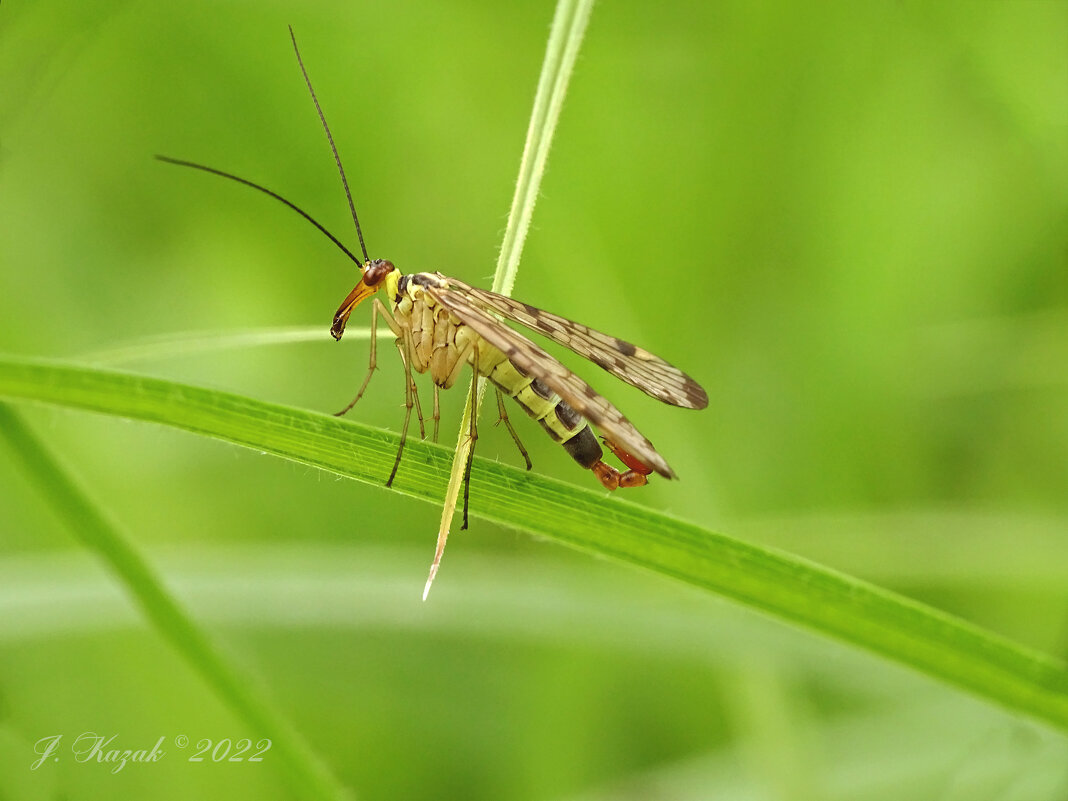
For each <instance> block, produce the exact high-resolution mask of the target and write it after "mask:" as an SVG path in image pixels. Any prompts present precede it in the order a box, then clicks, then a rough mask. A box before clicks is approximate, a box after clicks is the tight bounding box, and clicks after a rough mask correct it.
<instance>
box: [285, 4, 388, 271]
mask: <svg viewBox="0 0 1068 801" xmlns="http://www.w3.org/2000/svg"><path fill="white" fill-rule="evenodd" d="M289 38H290V39H292V40H293V52H294V53H296V54H297V63H298V64H299V65H300V72H301V74H302V75H303V76H304V83H306V84H307V85H308V92H310V93H311V99H312V102H313V103H315V110H316V111H317V112H319V120H320V121H321V122H322V124H323V130H324V131H326V141H328V142H329V143H330V151H331V152H332V153H333V154H334V161H335V162H336V163H337V171H338V172H339V173H341V184H342V186H344V187H345V198H346V199H347V200H348V201H349V211H351V212H352V221H353V222H354V223H355V224H356V236H358V237H359V239H360V249H361V250H362V251H363V258H364V260H365V261H370V260H371V257H370V256H368V255H367V246H366V245H365V244H364V243H363V231H361V230H360V220H359V218H358V217H357V216H356V206H355V205H354V204H353V202H352V192H350V191H349V179H348V178H346V177H345V168H344V167H342V166H341V156H339V155H338V152H337V146H336V145H335V144H334V137H333V136H332V135H331V134H330V126H329V125H327V124H326V116H325V115H324V114H323V109H322V107H321V106H320V105H319V98H317V97H316V96H315V90H314V89H313V88H312V85H311V79H310V78H309V77H308V71H307V70H306V69H304V60H303V59H302V58H301V57H300V48H298V47H297V37H296V34H294V33H293V26H292V25H290V26H289ZM305 216H307V215H305ZM331 238H333V237H331Z"/></svg>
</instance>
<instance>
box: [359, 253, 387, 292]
mask: <svg viewBox="0 0 1068 801" xmlns="http://www.w3.org/2000/svg"><path fill="white" fill-rule="evenodd" d="M393 270H394V267H393V262H391V261H386V260H385V259H375V260H374V261H372V262H370V263H369V264H368V265H367V269H365V270H364V272H363V282H364V283H365V284H366V285H367V286H378V284H380V283H381V282H382V279H383V278H385V277H386V276H387V275H389V274H390V273H391V272H393Z"/></svg>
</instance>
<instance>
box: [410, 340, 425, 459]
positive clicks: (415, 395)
mask: <svg viewBox="0 0 1068 801" xmlns="http://www.w3.org/2000/svg"><path fill="white" fill-rule="evenodd" d="M408 352H409V353H411V349H409V351H408ZM408 375H409V376H410V377H411V380H412V398H413V399H414V400H415V416H416V418H418V420H419V439H426V428H424V427H423V407H422V406H421V405H420V403H419V386H418V385H417V384H416V383H415V376H413V375H412V374H411V371H410V370H409V371H408Z"/></svg>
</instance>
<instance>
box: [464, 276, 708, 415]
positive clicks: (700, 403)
mask: <svg viewBox="0 0 1068 801" xmlns="http://www.w3.org/2000/svg"><path fill="white" fill-rule="evenodd" d="M445 280H447V281H448V282H449V285H450V286H452V287H453V288H455V289H457V290H459V291H461V292H463V293H464V294H466V295H467V296H468V297H469V298H471V299H472V300H474V301H475V302H476V303H477V304H478V305H480V306H483V307H488V308H490V309H492V310H493V311H494V312H496V313H497V314H500V315H501V316H502V317H506V318H507V319H509V320H513V321H515V322H517V323H519V324H520V325H525V326H527V327H528V328H531V329H533V330H535V331H537V332H538V333H539V334H544V335H545V336H547V337H548V338H549V339H551V340H552V341H553V342H557V343H559V344H561V345H563V346H564V347H565V348H570V349H571V350H573V351H574V352H575V353H577V354H578V355H579V356H582V357H583V358H585V359H589V360H590V361H591V362H593V363H594V364H596V365H597V366H599V367H601V368H603V369H605V370H607V371H608V372H610V373H611V374H612V375H614V376H616V378H619V379H620V380H622V381H626V382H627V383H628V384H632V385H633V386H636V387H637V388H638V389H640V390H641V391H642V392H644V393H646V394H647V395H651V396H652V397H654V398H656V399H657V400H660V401H663V402H664V403H670V404H671V405H673V406H682V407H683V408H686V409H703V408H705V407H706V406H707V405H708V395H707V394H705V391H704V389H702V388H701V386H700V385H699V384H698V383H697V382H696V381H694V380H693V379H692V378H690V376H688V375H686V373H684V372H682V370H680V369H678V368H677V367H673V366H672V365H670V364H668V363H667V362H666V361H664V360H663V359H661V358H660V357H659V356H657V355H655V354H653V353H650V352H649V351H647V350H644V349H643V348H639V347H638V346H637V345H632V344H631V343H629V342H627V341H625V340H622V339H619V338H617V337H612V336H608V334H602V333H601V332H600V331H595V330H593V329H592V328H590V327H589V326H585V325H583V324H582V323H576V322H574V321H573V320H568V319H567V318H566V317H561V316H560V315H558V314H553V313H552V312H547V311H543V310H542V309H537V308H535V307H533V306H530V305H528V304H526V303H521V302H519V301H517V300H513V299H512V298H508V297H505V296H504V295H498V294H497V293H496V292H489V291H487V290H485V289H479V288H478V287H473V286H469V285H468V284H465V283H464V282H463V281H457V280H456V279H455V278H446V279H445Z"/></svg>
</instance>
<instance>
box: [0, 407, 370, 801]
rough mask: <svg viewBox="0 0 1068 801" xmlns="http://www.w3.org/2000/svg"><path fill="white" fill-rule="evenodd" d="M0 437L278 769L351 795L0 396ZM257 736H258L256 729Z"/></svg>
mask: <svg viewBox="0 0 1068 801" xmlns="http://www.w3.org/2000/svg"><path fill="white" fill-rule="evenodd" d="M0 439H2V440H4V441H6V443H7V445H8V447H9V448H10V449H11V450H12V451H13V452H14V453H15V454H16V455H17V456H19V457H20V464H21V466H22V467H23V468H24V470H25V472H26V474H27V475H28V476H29V477H30V479H31V480H32V481H33V483H34V484H35V485H36V487H37V489H38V490H39V491H40V492H41V493H42V495H44V496H45V498H46V499H47V500H48V502H49V507H50V508H51V509H52V510H53V511H54V512H55V513H56V514H57V515H58V516H59V517H60V518H62V519H63V522H64V523H66V524H67V526H68V528H69V529H70V530H71V531H72V532H73V533H74V535H75V536H76V537H77V538H78V539H79V540H80V541H81V543H82V544H83V545H84V546H85V547H86V548H88V549H89V550H90V551H92V552H94V553H96V554H97V555H98V556H99V557H100V558H101V559H102V560H103V561H104V563H105V564H106V565H107V566H108V567H109V568H111V570H112V571H114V572H115V574H116V575H117V576H118V577H119V579H120V580H121V583H122V585H123V586H124V587H125V588H126V589H127V591H128V592H129V593H130V594H131V595H132V596H133V599H134V601H135V602H136V603H137V605H138V606H139V607H140V608H141V611H142V612H143V613H144V614H145V617H147V618H148V619H149V621H151V623H152V624H153V626H154V627H155V629H156V631H158V632H159V633H160V634H162V635H163V637H165V638H166V639H167V640H168V641H169V642H170V644H171V645H172V646H174V648H175V649H176V650H177V651H178V652H179V653H180V654H181V655H182V657H183V658H184V659H186V661H188V662H189V664H190V665H191V666H192V667H193V668H194V669H195V670H196V671H197V672H198V673H199V674H200V676H201V678H203V679H204V681H205V682H207V684H208V685H209V686H210V687H212V689H214V690H215V692H216V693H217V694H218V695H219V697H220V698H221V699H222V700H223V701H224V702H225V703H227V704H229V706H230V708H231V709H232V710H233V712H234V713H236V714H237V716H238V717H239V718H240V719H241V720H242V721H243V722H244V723H245V724H246V725H248V727H249V730H250V731H251V732H261V733H262V732H269V733H270V739H271V741H272V750H273V751H274V752H275V753H276V754H277V756H278V762H279V767H280V770H281V772H282V774H283V775H284V776H285V777H286V779H287V781H288V782H289V783H290V785H291V787H292V789H293V791H294V792H295V793H296V794H297V795H298V796H299V797H301V798H308V799H319V800H320V801H343V800H344V799H347V798H350V796H349V794H348V793H347V792H346V791H345V789H344V788H343V787H342V786H341V785H340V784H339V783H338V782H337V780H336V779H335V778H334V777H333V776H332V775H331V774H330V771H329V770H328V769H327V767H326V766H325V764H324V763H323V762H321V761H320V760H319V758H318V757H317V756H316V755H315V753H314V752H313V751H312V749H311V748H310V747H309V746H308V744H307V743H306V742H305V741H304V738H303V737H302V736H301V735H300V734H299V733H298V732H297V730H296V729H294V728H293V726H292V725H291V724H290V723H289V722H288V721H287V720H286V719H285V717H284V716H283V715H282V714H281V713H279V712H278V711H276V710H275V707H274V706H273V704H272V703H271V702H270V701H269V700H268V696H267V693H266V692H265V691H264V690H263V689H262V688H261V687H260V683H259V681H258V680H257V679H256V678H255V677H254V676H252V675H249V674H247V673H246V672H244V671H242V670H241V669H240V668H238V667H236V666H235V665H234V663H233V662H232V661H231V660H230V659H229V658H228V657H227V656H226V655H225V653H224V652H223V651H222V650H221V649H220V648H219V647H218V646H217V645H216V644H215V643H214V642H213V641H212V639H211V638H210V637H209V636H208V634H207V633H206V632H205V631H203V630H202V629H201V628H200V627H199V626H198V625H197V624H196V623H195V622H194V621H193V619H192V618H191V617H190V616H189V615H187V614H186V612H185V610H184V609H183V608H182V606H181V604H179V603H178V601H177V600H175V598H174V597H173V596H172V595H171V594H170V593H169V592H168V590H167V589H166V587H165V586H164V585H163V582H162V581H161V579H160V577H159V576H158V575H156V572H155V571H154V570H153V569H152V567H151V566H150V565H149V564H148V562H146V561H145V560H144V559H143V558H142V557H141V554H140V553H139V552H138V551H137V549H136V548H134V547H133V545H132V544H131V543H129V542H128V541H127V540H126V538H125V537H124V536H123V535H122V534H121V533H120V532H119V530H118V528H117V527H116V526H115V525H114V524H113V523H112V522H111V521H110V520H109V519H108V517H107V515H106V514H105V513H104V512H103V511H102V510H101V509H100V508H98V507H97V505H96V504H94V503H93V501H92V500H91V499H90V498H89V497H88V495H86V493H85V492H83V491H82V489H81V487H80V486H79V485H78V482H77V481H76V480H75V479H74V478H72V477H71V476H70V475H69V474H68V473H67V472H66V470H65V469H64V468H63V467H62V466H61V465H60V464H59V462H58V460H57V459H56V458H55V457H54V456H53V455H52V454H51V453H50V452H49V449H48V447H47V446H46V445H45V444H44V443H43V442H41V441H40V440H39V439H38V438H37V437H36V436H35V435H34V434H33V432H32V431H31V430H30V429H29V427H28V426H27V425H26V424H25V423H24V422H23V420H22V417H21V416H20V415H19V414H18V412H16V411H15V410H14V409H13V408H12V407H11V406H9V405H7V404H3V403H0ZM260 736H263V735H262V734H261V735H260Z"/></svg>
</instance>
